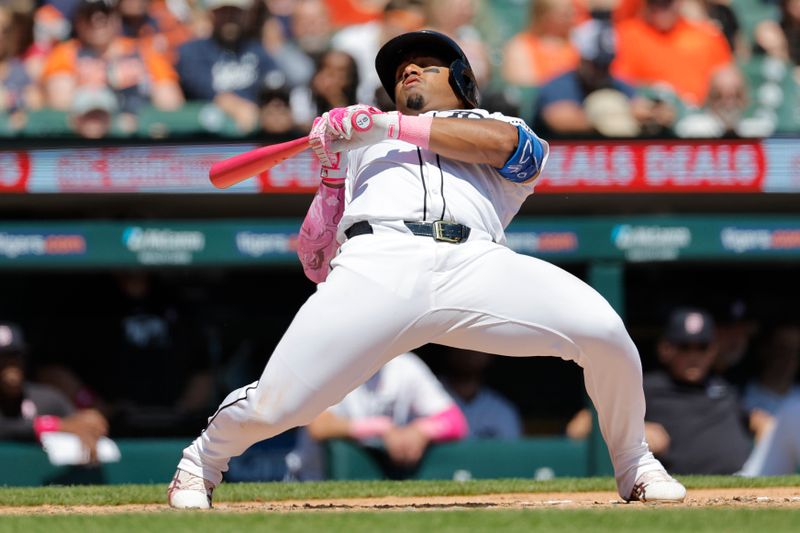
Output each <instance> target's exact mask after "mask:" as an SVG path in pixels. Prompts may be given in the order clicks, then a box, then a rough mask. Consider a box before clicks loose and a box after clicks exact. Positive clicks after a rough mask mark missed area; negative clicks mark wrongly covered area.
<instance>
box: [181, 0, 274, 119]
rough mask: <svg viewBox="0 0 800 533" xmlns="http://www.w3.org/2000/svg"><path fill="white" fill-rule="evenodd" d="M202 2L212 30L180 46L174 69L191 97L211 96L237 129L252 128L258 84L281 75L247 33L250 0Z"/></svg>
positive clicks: (256, 112) (203, 98) (270, 81)
mask: <svg viewBox="0 0 800 533" xmlns="http://www.w3.org/2000/svg"><path fill="white" fill-rule="evenodd" d="M206 5H207V6H208V9H209V10H210V13H211V23H212V27H213V30H212V35H211V37H209V38H206V39H196V40H194V41H190V42H188V43H186V44H184V45H183V46H181V47H180V49H179V58H178V65H177V70H178V74H179V75H180V82H181V87H183V90H184V93H185V94H186V97H187V98H188V99H189V100H206V101H212V102H214V103H215V104H216V105H217V106H218V107H219V108H220V109H222V111H224V112H225V113H226V114H227V115H228V116H229V117H231V119H233V121H234V122H235V123H236V126H237V128H238V129H239V131H240V132H242V133H250V132H252V131H253V130H254V129H255V128H256V126H257V125H258V95H259V92H260V91H261V88H262V87H263V86H264V84H265V83H266V84H267V85H271V84H274V85H278V84H279V83H283V82H284V81H285V76H284V74H283V73H282V72H281V71H280V70H279V69H278V67H277V65H276V63H275V61H273V60H272V58H271V57H270V56H269V55H268V54H267V53H266V52H265V51H264V49H263V48H262V46H261V43H259V42H258V41H257V40H256V39H252V38H250V37H248V36H247V33H246V29H247V25H246V23H247V14H248V10H249V9H250V8H251V7H252V5H253V2H252V0H208V2H206ZM268 77H269V78H270V79H269V81H268V80H267V78H268ZM272 78H275V79H274V80H273V79H272Z"/></svg>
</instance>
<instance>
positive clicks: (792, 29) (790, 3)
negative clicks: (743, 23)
mask: <svg viewBox="0 0 800 533" xmlns="http://www.w3.org/2000/svg"><path fill="white" fill-rule="evenodd" d="M779 5H780V19H779V20H777V21H775V20H764V21H761V22H760V23H759V24H758V25H757V26H756V27H755V30H754V32H753V39H754V41H755V53H756V54H766V55H769V56H772V57H775V58H777V59H780V60H781V61H789V62H791V63H792V64H794V65H796V66H800V0H779Z"/></svg>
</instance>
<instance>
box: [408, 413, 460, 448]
mask: <svg viewBox="0 0 800 533" xmlns="http://www.w3.org/2000/svg"><path fill="white" fill-rule="evenodd" d="M413 424H414V426H415V427H416V428H417V429H419V430H420V431H422V433H424V434H425V435H426V436H427V437H428V438H429V439H430V440H431V441H433V442H443V441H448V440H458V439H462V438H464V437H466V436H467V433H468V432H469V426H467V419H466V418H464V413H462V412H461V409H459V408H458V406H457V405H455V404H453V405H452V406H450V407H449V408H447V409H445V410H444V411H442V412H441V413H437V414H435V415H431V416H426V417H424V418H418V419H416V420H414V422H413Z"/></svg>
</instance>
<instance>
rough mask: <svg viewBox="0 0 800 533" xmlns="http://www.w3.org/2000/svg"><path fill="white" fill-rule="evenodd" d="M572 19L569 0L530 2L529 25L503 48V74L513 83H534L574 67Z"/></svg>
mask: <svg viewBox="0 0 800 533" xmlns="http://www.w3.org/2000/svg"><path fill="white" fill-rule="evenodd" d="M575 21H576V18H575V8H574V6H573V4H572V2H564V1H563V0H537V1H536V2H534V3H533V6H532V8H531V23H530V26H529V27H528V29H527V30H525V31H522V32H520V33H518V34H517V35H515V36H514V37H512V38H511V40H510V41H509V42H508V44H507V45H506V47H505V50H504V51H503V78H504V79H505V80H506V81H507V82H508V83H511V84H514V85H521V86H538V85H541V84H543V83H545V82H547V81H549V80H550V79H552V78H554V77H555V76H557V75H559V74H562V73H564V72H566V71H568V70H572V69H573V68H575V67H577V66H578V60H579V56H578V51H577V50H576V49H575V46H573V44H572V42H571V41H570V31H571V30H572V27H573V26H574V25H575Z"/></svg>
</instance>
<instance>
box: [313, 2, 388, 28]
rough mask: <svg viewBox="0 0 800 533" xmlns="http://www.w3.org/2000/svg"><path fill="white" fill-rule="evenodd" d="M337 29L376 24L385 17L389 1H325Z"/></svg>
mask: <svg viewBox="0 0 800 533" xmlns="http://www.w3.org/2000/svg"><path fill="white" fill-rule="evenodd" d="M325 3H326V4H327V5H328V10H329V11H330V12H331V15H332V22H333V25H334V26H336V27H337V28H341V27H343V26H352V25H353V24H364V23H365V22H375V21H378V20H380V19H381V17H382V16H383V9H384V8H385V7H386V4H388V3H389V2H388V0H325Z"/></svg>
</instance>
